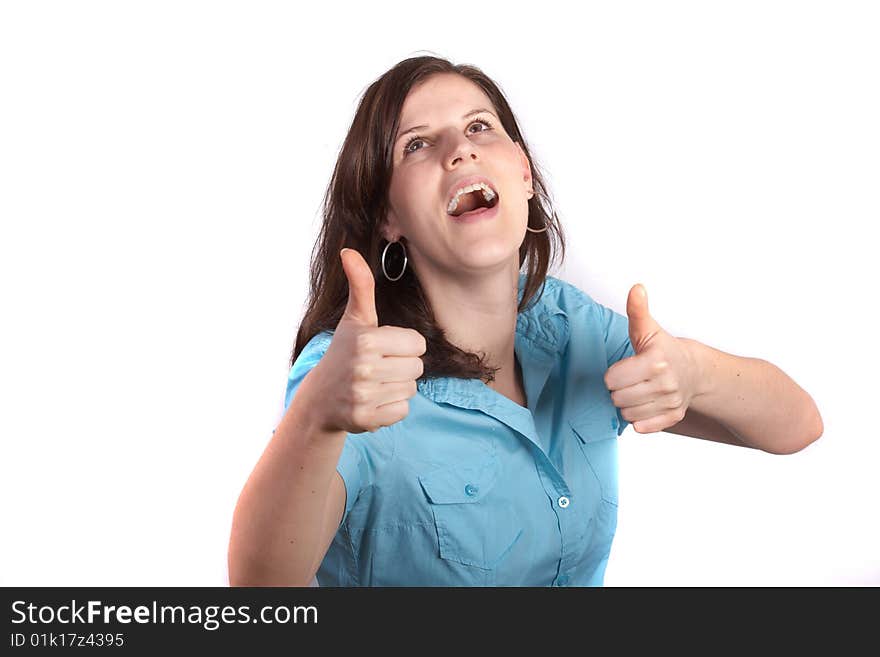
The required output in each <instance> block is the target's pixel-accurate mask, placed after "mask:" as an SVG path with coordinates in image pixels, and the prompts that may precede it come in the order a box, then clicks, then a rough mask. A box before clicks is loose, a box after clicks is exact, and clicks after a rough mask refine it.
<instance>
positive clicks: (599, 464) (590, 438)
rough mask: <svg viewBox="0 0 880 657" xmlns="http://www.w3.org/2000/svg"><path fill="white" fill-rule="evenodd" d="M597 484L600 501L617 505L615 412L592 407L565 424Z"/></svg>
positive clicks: (606, 407) (607, 407)
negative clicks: (573, 435)
mask: <svg viewBox="0 0 880 657" xmlns="http://www.w3.org/2000/svg"><path fill="white" fill-rule="evenodd" d="M569 425H570V426H571V428H572V430H573V431H574V434H575V435H576V436H577V438H578V443H579V445H580V447H581V451H582V452H583V454H584V457H585V458H586V460H587V463H588V464H589V466H590V469H591V470H592V472H593V474H594V475H595V477H596V479H597V480H598V482H599V487H600V489H601V491H602V499H603V500H605V501H606V502H609V503H611V504H614V505H615V506H616V505H617V437H618V436H617V426H618V422H617V408H616V407H615V406H614V405H613V404H611V403H608V404H605V403H596V404H593V405H591V406H590V408H589V409H587V411H585V412H583V413H581V414H580V415H578V416H576V417H575V418H573V419H572V420H570V421H569Z"/></svg>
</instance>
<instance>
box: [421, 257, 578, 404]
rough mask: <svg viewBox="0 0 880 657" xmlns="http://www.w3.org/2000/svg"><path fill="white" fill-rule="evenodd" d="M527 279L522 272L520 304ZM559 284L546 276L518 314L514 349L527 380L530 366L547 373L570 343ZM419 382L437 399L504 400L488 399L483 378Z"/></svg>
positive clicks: (445, 400) (520, 278)
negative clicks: (560, 305)
mask: <svg viewBox="0 0 880 657" xmlns="http://www.w3.org/2000/svg"><path fill="white" fill-rule="evenodd" d="M525 280H526V275H525V274H520V277H519V291H518V293H517V303H519V302H520V301H522V295H523V289H524V285H525ZM559 287H560V281H559V280H558V279H556V278H554V277H552V276H547V277H546V278H545V280H544V285H543V286H542V287H541V289H539V290H538V292H537V293H536V294H535V296H534V297H533V298H532V300H531V301H530V302H529V306H528V307H527V308H526V309H525V310H523V311H522V312H520V313H519V314H518V315H517V318H516V335H515V344H514V349H515V351H516V355H517V357H518V359H519V361H520V365H521V366H522V367H523V378H524V379H526V374H525V370H526V368H527V367H529V368H534V367H535V366H538V367H540V369H541V370H544V372H545V374H546V372H549V370H550V369H551V368H552V366H553V364H554V362H555V361H556V359H557V358H558V357H559V356H560V355H561V354H562V353H563V352H564V351H565V349H566V347H567V346H568V340H569V336H570V325H569V320H568V315H567V314H566V313H565V311H564V310H562V308H560V307H559V304H558V298H559ZM416 385H417V387H418V390H419V391H420V392H421V393H422V394H424V395H425V396H426V397H428V398H430V399H433V400H434V401H435V402H451V403H454V404H456V405H458V406H465V407H468V408H476V407H477V405H478V404H479V405H480V406H483V405H485V404H487V403H488V404H489V405H490V406H491V405H495V404H498V403H499V402H501V401H502V400H500V399H499V398H500V395H491V396H489V397H488V398H487V395H486V391H487V390H491V389H490V388H489V387H488V386H487V385H486V384H485V383H483V381H481V380H480V379H461V378H457V377H435V378H430V379H419V380H418V381H417V382H416ZM526 385H527V386H528V382H527V383H526ZM478 399H479V402H478Z"/></svg>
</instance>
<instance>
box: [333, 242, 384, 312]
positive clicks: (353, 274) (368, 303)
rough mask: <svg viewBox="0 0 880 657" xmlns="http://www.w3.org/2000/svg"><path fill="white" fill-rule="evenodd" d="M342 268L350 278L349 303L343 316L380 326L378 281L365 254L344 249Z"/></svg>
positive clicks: (340, 253)
mask: <svg viewBox="0 0 880 657" xmlns="http://www.w3.org/2000/svg"><path fill="white" fill-rule="evenodd" d="M339 257H340V258H342V269H343V270H344V271H345V277H346V278H347V279H348V305H347V306H346V307H345V312H344V313H343V314H342V316H343V317H347V318H348V319H350V320H354V321H355V322H357V323H359V324H364V325H367V326H376V327H378V326H379V318H378V316H377V315H376V296H375V294H376V281H375V280H374V279H373V272H371V271H370V266H369V265H368V264H367V263H366V261H365V260H364V258H363V256H362V255H361V254H360V253H359V252H358V251H356V250H355V249H342V251H340V252H339Z"/></svg>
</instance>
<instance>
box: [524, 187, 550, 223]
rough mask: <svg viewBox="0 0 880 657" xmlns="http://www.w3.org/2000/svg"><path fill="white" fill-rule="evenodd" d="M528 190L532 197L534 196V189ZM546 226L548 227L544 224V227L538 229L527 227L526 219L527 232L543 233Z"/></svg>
mask: <svg viewBox="0 0 880 657" xmlns="http://www.w3.org/2000/svg"><path fill="white" fill-rule="evenodd" d="M529 191H530V192H531V193H532V196H533V197H534V196H535V190H534V189H530V190H529ZM547 228H549V226H544V227H543V228H541V229H540V230H535V229H534V228H529V226H528V221H526V230H527V231H529V232H531V233H543V232H544V231H545V230H547Z"/></svg>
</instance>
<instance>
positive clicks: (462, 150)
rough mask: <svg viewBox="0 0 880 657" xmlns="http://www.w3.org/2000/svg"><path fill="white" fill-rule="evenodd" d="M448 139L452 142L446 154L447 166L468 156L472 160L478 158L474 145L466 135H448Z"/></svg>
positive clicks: (453, 164) (449, 166)
mask: <svg viewBox="0 0 880 657" xmlns="http://www.w3.org/2000/svg"><path fill="white" fill-rule="evenodd" d="M450 139H452V144H451V146H450V150H449V152H448V153H447V154H446V166H447V168H452V167H453V166H456V165H457V164H460V160H464V159H468V158H470V159H471V160H473V161H478V160H479V159H480V158H479V156H478V155H477V147H476V145H475V144H474V143H473V142H472V141H471V140H470V139H468V138H467V137H466V136H464V135H458V136H453V137H450Z"/></svg>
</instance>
